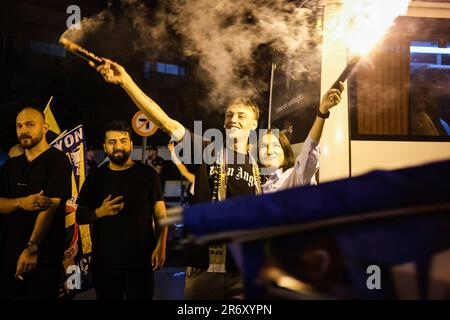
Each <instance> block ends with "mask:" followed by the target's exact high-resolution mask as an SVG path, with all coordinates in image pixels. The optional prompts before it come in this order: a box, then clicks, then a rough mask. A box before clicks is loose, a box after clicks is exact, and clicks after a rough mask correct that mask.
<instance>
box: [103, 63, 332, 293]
mask: <svg viewBox="0 0 450 320" xmlns="http://www.w3.org/2000/svg"><path fill="white" fill-rule="evenodd" d="M103 61H104V63H103V64H102V65H100V66H98V67H97V71H98V72H100V74H101V75H102V76H103V78H104V79H105V80H106V81H107V82H109V83H112V84H116V85H120V86H121V87H122V88H123V89H124V90H125V92H126V93H127V94H128V95H129V96H130V98H131V99H132V100H133V102H134V103H135V104H136V106H137V107H138V108H139V109H140V110H141V111H142V112H144V113H145V114H146V115H147V117H148V118H149V119H150V120H151V121H152V122H153V123H155V124H156V125H157V126H158V127H159V128H161V129H162V130H163V131H164V132H166V133H167V134H169V135H170V136H171V138H172V140H174V141H176V142H180V143H182V145H183V152H184V151H185V150H188V153H190V154H191V155H192V156H193V157H195V156H194V154H199V155H203V154H204V150H207V148H208V147H209V145H208V142H205V141H203V140H202V137H199V136H196V135H193V134H191V133H190V132H189V131H188V130H187V129H186V128H185V127H184V126H183V125H182V124H181V123H179V122H178V121H176V120H175V119H172V118H170V117H169V116H168V115H167V114H166V113H165V111H164V110H163V109H162V108H161V107H160V106H159V105H158V104H157V103H156V102H155V101H153V100H152V99H151V98H150V97H148V96H147V95H146V94H145V93H144V92H143V91H142V90H141V89H140V88H139V87H138V86H137V84H136V83H135V82H134V81H133V79H132V78H131V76H130V75H129V74H128V73H127V72H126V70H125V69H124V67H122V66H121V65H119V64H118V63H116V62H113V61H111V60H109V59H106V58H103ZM338 93H339V91H338V90H330V91H329V92H327V93H326V95H327V96H328V97H330V98H333V99H336V98H337V95H338ZM258 119H259V108H258V106H257V105H256V104H254V103H252V102H251V101H249V100H247V99H235V100H233V101H232V102H231V103H230V104H229V105H228V107H227V109H226V111H225V117H224V123H223V127H224V129H225V148H220V149H219V148H218V150H216V151H217V152H216V155H215V159H214V161H213V162H214V163H211V162H210V161H206V160H207V159H201V161H200V163H194V175H195V186H194V198H193V202H194V203H200V202H215V201H223V200H226V199H229V198H233V197H237V196H245V195H254V194H258V193H260V192H261V185H260V177H259V168H258V165H257V162H256V160H255V159H254V157H252V156H251V152H250V151H251V147H250V145H249V136H250V132H251V131H252V130H256V128H257V127H258ZM194 140H196V142H194ZM195 146H200V148H196V147H195ZM189 151H190V152H189ZM190 160H191V161H192V159H190ZM208 160H211V159H208ZM207 162H209V164H208V163H207ZM192 163H193V161H192V162H191V164H192ZM185 253H186V255H185V258H186V259H185V260H186V264H187V269H186V285H185V294H184V297H185V299H189V300H194V299H203V300H204V299H216V300H219V299H242V298H243V282H242V277H241V275H240V273H239V270H238V267H237V265H236V263H235V261H234V260H233V258H232V256H231V254H230V252H229V249H228V247H227V246H226V245H224V244H217V245H211V246H208V245H205V246H188V247H186V250H185Z"/></svg>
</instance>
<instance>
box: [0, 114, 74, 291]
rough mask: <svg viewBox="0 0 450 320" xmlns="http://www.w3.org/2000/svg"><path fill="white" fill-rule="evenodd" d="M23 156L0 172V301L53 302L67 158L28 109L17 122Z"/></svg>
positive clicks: (66, 194) (59, 266)
mask: <svg viewBox="0 0 450 320" xmlns="http://www.w3.org/2000/svg"><path fill="white" fill-rule="evenodd" d="M16 131H17V136H18V138H19V142H20V145H21V146H22V147H23V148H24V149H25V152H24V153H23V154H22V155H20V156H17V157H15V158H11V159H9V160H8V161H7V162H6V163H5V165H4V167H3V168H2V171H1V173H0V213H2V214H4V218H5V219H4V223H3V225H2V230H1V233H0V254H1V256H0V257H1V261H0V269H1V274H0V275H1V277H0V279H1V280H0V281H1V283H0V297H1V298H3V299H17V298H22V299H23V298H25V299H57V298H58V290H59V285H60V283H61V282H60V281H61V278H60V275H61V271H62V264H61V262H62V255H63V252H64V241H65V239H64V230H65V225H64V219H65V213H64V207H65V202H66V200H67V199H69V198H70V196H71V168H70V162H69V160H68V158H67V156H66V155H65V154H64V153H63V152H61V151H59V150H57V149H55V148H53V147H50V146H49V144H48V143H47V139H46V133H47V131H48V125H47V124H46V123H45V118H44V115H43V114H42V112H41V111H39V110H37V109H34V108H31V107H28V108H25V109H23V110H22V111H20V112H19V113H18V115H17V119H16Z"/></svg>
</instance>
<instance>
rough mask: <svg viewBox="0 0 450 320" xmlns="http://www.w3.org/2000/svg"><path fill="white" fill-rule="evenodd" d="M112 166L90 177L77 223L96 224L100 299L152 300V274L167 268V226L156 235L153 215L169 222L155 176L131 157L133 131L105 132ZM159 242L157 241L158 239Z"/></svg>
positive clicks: (119, 126) (115, 127)
mask: <svg viewBox="0 0 450 320" xmlns="http://www.w3.org/2000/svg"><path fill="white" fill-rule="evenodd" d="M104 139H105V140H104V144H103V146H104V149H105V153H106V155H107V156H108V158H109V159H110V162H109V164H108V165H107V166H103V167H101V168H99V169H98V170H97V171H95V172H93V173H92V174H91V175H89V176H88V177H87V179H86V181H85V182H84V184H83V186H82V188H81V191H80V194H79V196H78V200H77V203H78V208H77V212H76V220H77V223H79V224H88V223H93V234H92V240H93V241H92V244H93V249H92V270H93V282H94V287H95V290H96V294H97V298H98V299H117V300H118V299H123V297H124V295H125V298H126V299H151V298H152V296H153V271H154V270H156V269H159V268H160V267H162V265H163V264H164V260H165V252H166V239H167V227H165V228H163V229H161V230H159V232H158V233H157V234H156V235H155V231H154V230H153V219H152V218H153V215H155V216H156V218H157V219H158V220H159V219H162V218H165V217H166V209H165V204H164V201H163V197H162V192H161V188H160V182H159V178H158V174H157V173H156V171H155V170H154V169H153V168H151V167H149V166H146V165H144V164H142V163H140V162H134V161H133V160H132V159H131V158H130V153H131V151H132V149H133V143H132V141H131V129H130V126H129V125H128V124H127V123H125V122H123V121H114V122H112V123H110V124H108V125H107V126H106V127H105V130H104ZM156 238H157V239H156Z"/></svg>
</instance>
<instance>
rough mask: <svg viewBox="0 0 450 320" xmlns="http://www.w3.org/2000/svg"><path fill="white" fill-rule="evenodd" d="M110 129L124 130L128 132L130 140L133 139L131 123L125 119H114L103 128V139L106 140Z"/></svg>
mask: <svg viewBox="0 0 450 320" xmlns="http://www.w3.org/2000/svg"><path fill="white" fill-rule="evenodd" d="M108 131H122V132H128V136H129V137H130V140H131V139H132V134H133V131H132V130H131V127H130V125H129V124H128V123H127V122H125V121H123V120H114V121H112V122H110V123H108V124H107V125H106V126H105V127H104V128H103V140H104V141H106V133H107V132H108Z"/></svg>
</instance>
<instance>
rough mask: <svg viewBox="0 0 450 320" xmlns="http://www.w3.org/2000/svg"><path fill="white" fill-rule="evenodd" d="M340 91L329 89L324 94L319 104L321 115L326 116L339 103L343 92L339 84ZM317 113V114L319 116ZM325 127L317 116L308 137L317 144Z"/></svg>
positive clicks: (342, 87) (323, 122)
mask: <svg viewBox="0 0 450 320" xmlns="http://www.w3.org/2000/svg"><path fill="white" fill-rule="evenodd" d="M340 85H341V90H337V89H330V90H328V91H327V93H325V95H324V96H323V98H322V101H321V102H320V106H319V112H320V113H321V114H323V115H327V114H328V112H329V110H330V109H331V108H333V107H334V106H335V105H337V104H338V103H339V102H341V93H342V91H344V85H343V83H342V82H341V83H340ZM319 112H318V114H319ZM324 125H325V119H324V118H321V117H319V116H316V120H315V121H314V124H313V125H312V127H311V130H309V135H308V136H309V137H310V138H311V139H312V140H313V141H315V142H319V141H320V138H321V137H322V131H323V127H324Z"/></svg>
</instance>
